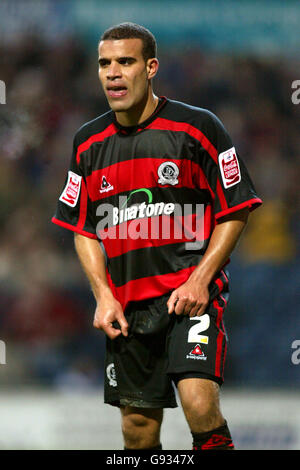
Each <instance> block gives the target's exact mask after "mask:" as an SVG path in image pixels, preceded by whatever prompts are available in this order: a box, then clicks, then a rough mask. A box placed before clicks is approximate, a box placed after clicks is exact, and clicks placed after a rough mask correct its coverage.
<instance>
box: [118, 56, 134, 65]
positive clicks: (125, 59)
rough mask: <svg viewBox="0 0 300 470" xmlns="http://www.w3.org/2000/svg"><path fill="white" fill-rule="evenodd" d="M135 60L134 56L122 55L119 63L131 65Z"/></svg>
mask: <svg viewBox="0 0 300 470" xmlns="http://www.w3.org/2000/svg"><path fill="white" fill-rule="evenodd" d="M134 61H135V59H133V58H132V57H121V59H119V64H121V65H130V64H133V62H134Z"/></svg>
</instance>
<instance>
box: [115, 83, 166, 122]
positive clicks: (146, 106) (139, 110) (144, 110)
mask: <svg viewBox="0 0 300 470" xmlns="http://www.w3.org/2000/svg"><path fill="white" fill-rule="evenodd" d="M157 104H158V97H157V96H155V95H154V93H153V91H152V90H149V94H148V95H146V96H145V98H144V100H142V101H141V102H140V103H139V104H138V105H136V106H134V107H132V108H131V109H130V110H128V111H121V112H119V113H118V112H116V119H117V121H118V123H119V124H121V126H125V127H130V126H136V125H138V124H140V123H141V122H144V121H146V119H148V118H149V117H150V116H151V114H152V113H153V112H154V111H155V108H156V106H157Z"/></svg>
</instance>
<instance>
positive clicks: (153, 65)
mask: <svg viewBox="0 0 300 470" xmlns="http://www.w3.org/2000/svg"><path fill="white" fill-rule="evenodd" d="M158 67H159V62H158V59H156V58H155V57H154V58H153V59H148V60H147V74H148V79H149V80H151V79H152V78H154V77H155V75H156V74H157V71H158Z"/></svg>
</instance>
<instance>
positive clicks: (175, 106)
mask: <svg viewBox="0 0 300 470" xmlns="http://www.w3.org/2000/svg"><path fill="white" fill-rule="evenodd" d="M161 117H163V118H165V119H168V120H170V121H173V122H176V123H180V124H179V126H180V125H182V130H184V129H185V128H186V129H189V130H193V129H196V130H199V131H201V133H202V134H204V135H205V136H206V137H207V138H208V139H210V140H213V141H214V140H215V139H217V138H218V136H219V135H220V134H222V135H228V133H227V131H226V128H225V126H224V124H223V123H222V121H221V120H220V118H219V117H218V116H216V114H214V113H213V112H212V111H210V110H208V109H205V108H199V107H197V106H192V105H190V104H187V103H183V102H181V101H174V100H168V102H167V106H165V108H164V109H163V113H162V114H161Z"/></svg>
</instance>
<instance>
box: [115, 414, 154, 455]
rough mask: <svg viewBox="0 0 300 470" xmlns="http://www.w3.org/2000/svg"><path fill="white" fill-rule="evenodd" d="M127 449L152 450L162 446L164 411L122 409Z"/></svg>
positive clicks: (123, 430)
mask: <svg viewBox="0 0 300 470" xmlns="http://www.w3.org/2000/svg"><path fill="white" fill-rule="evenodd" d="M121 414H122V432H123V437H124V445H125V448H126V449H150V448H154V447H157V446H159V445H160V427H161V423H162V419H163V409H153V408H135V407H132V406H125V407H121Z"/></svg>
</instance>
